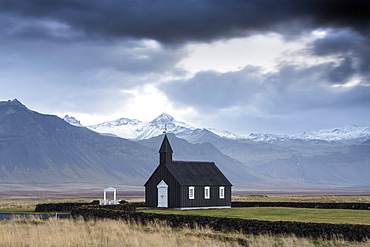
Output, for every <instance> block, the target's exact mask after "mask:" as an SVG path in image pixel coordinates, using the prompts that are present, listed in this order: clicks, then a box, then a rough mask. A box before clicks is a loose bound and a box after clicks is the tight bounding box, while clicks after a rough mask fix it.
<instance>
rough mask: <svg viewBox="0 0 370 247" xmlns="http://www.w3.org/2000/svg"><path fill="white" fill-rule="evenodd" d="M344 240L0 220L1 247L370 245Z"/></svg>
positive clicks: (115, 224) (121, 223)
mask: <svg viewBox="0 0 370 247" xmlns="http://www.w3.org/2000/svg"><path fill="white" fill-rule="evenodd" d="M369 244H370V242H364V243H356V242H345V241H341V240H333V241H325V240H311V239H304V238H296V237H295V236H266V235H265V236H249V235H242V234H240V233H235V232H234V233H221V232H214V231H212V230H210V229H207V228H203V229H200V228H198V229H189V228H181V229H174V228H171V227H169V226H168V225H166V224H164V223H153V224H151V225H148V226H142V225H140V224H136V223H127V222H124V221H115V220H98V221H87V222H85V221H74V220H61V219H55V218H51V219H49V220H40V219H38V218H33V219H27V220H26V219H12V220H6V221H0V246H4V247H5V246H7V247H8V246H9V247H18V246H29V247H34V246H35V247H36V246H37V247H43V246H45V247H46V246H57V247H59V246H63V247H64V246H80V247H85V246H86V247H87V246H130V247H136V246H137V247H139V246H140V247H141V246H161V247H162V246H180V247H182V246H214V247H217V246H225V247H226V246H251V247H262V246H263V247H273V246H276V247H277V246H283V247H291V246H300V247H311V246H312V247H313V246H325V247H334V246H335V247H353V246H361V247H365V246H369Z"/></svg>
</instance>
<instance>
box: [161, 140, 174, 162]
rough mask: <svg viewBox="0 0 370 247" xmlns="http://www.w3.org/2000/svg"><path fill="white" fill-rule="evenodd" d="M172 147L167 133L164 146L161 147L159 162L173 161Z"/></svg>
mask: <svg viewBox="0 0 370 247" xmlns="http://www.w3.org/2000/svg"><path fill="white" fill-rule="evenodd" d="M172 153H173V151H172V148H171V145H170V142H169V141H168V138H167V134H165V135H164V138H163V142H162V146H161V148H160V149H159V163H160V164H164V165H169V164H171V163H172Z"/></svg>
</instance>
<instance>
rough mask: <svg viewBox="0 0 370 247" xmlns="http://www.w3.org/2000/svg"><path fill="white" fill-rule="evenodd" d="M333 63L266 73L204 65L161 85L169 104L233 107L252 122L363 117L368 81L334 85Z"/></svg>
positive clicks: (209, 110)
mask: <svg viewBox="0 0 370 247" xmlns="http://www.w3.org/2000/svg"><path fill="white" fill-rule="evenodd" d="M336 69H338V67H336V65H334V64H333V63H330V62H327V63H321V64H317V65H315V66H308V67H302V66H300V65H291V64H283V65H281V67H280V68H279V70H278V72H274V73H269V74H262V73H260V71H259V70H258V69H256V68H253V69H251V68H245V69H244V70H241V71H235V72H228V73H226V74H220V73H215V72H212V71H208V72H200V73H198V74H197V75H195V76H194V77H193V78H191V79H189V80H181V81H173V82H172V83H169V84H166V85H163V87H162V90H163V91H164V92H165V93H166V95H167V96H168V97H169V98H170V100H171V101H172V102H173V103H174V104H178V105H179V106H190V107H192V108H193V109H196V110H197V111H198V112H199V113H200V114H201V115H202V114H203V115H207V114H214V115H217V114H218V113H220V112H221V111H223V112H224V111H228V109H230V110H231V111H232V110H233V109H235V108H237V109H239V110H238V114H239V115H244V118H245V119H249V120H250V121H251V122H253V121H255V120H256V119H259V121H260V123H264V122H265V123H268V122H269V121H270V120H273V121H278V122H279V121H280V120H281V119H285V121H286V122H285V124H288V122H289V121H288V120H286V119H290V121H291V122H290V125H291V123H292V122H296V121H295V120H294V118H301V121H302V122H304V121H306V123H300V124H301V127H302V126H304V127H305V128H308V125H309V124H308V123H310V122H311V121H317V122H320V121H321V122H320V123H321V124H323V125H324V123H325V122H326V121H330V120H334V119H341V121H342V123H341V124H347V123H348V122H346V121H348V120H349V119H357V120H359V119H361V118H362V119H366V118H368V117H365V115H366V112H367V109H369V108H370V97H369V95H370V87H369V86H366V85H364V84H360V85H354V86H348V87H347V86H346V87H341V86H337V87H335V86H334V87H333V85H332V82H331V81H330V80H332V78H331V77H332V76H333V71H335V70H336ZM345 112H346V114H344V113H345ZM361 114H362V115H363V116H361ZM304 115H305V116H306V117H304ZM355 115H356V116H355ZM329 116H330V117H329ZM341 116H342V118H341ZM326 117H329V119H328V118H326ZM311 118H312V119H311ZM279 119H280V120H279ZM319 120H320V121H319ZM357 120H356V121H357ZM368 120H370V118H368ZM337 122H339V121H337ZM306 125H307V126H306ZM255 127H256V128H257V126H255ZM296 127H297V126H296ZM257 129H258V128H257ZM301 131H302V129H301Z"/></svg>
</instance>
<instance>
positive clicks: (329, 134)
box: [247, 125, 370, 143]
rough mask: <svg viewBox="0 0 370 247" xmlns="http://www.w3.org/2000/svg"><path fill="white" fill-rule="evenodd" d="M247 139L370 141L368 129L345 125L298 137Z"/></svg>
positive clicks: (262, 135) (281, 136)
mask: <svg viewBox="0 0 370 247" xmlns="http://www.w3.org/2000/svg"><path fill="white" fill-rule="evenodd" d="M247 139H250V140H253V141H257V142H277V141H287V140H292V139H299V140H305V141H312V140H324V141H330V142H354V143H356V142H361V141H366V140H369V139H370V127H360V126H356V125H346V126H344V127H343V128H334V129H317V130H311V131H307V132H303V133H301V134H298V135H274V134H254V133H251V134H250V135H249V136H248V137H247Z"/></svg>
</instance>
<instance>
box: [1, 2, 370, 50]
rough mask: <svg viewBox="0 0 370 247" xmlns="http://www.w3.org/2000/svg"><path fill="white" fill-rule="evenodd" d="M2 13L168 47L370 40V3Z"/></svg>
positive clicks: (142, 5)
mask: <svg viewBox="0 0 370 247" xmlns="http://www.w3.org/2000/svg"><path fill="white" fill-rule="evenodd" d="M0 9H1V12H3V13H11V14H15V15H17V16H18V17H22V18H26V19H28V20H32V19H33V18H36V19H43V20H53V21H56V22H60V23H63V24H65V25H68V26H69V27H71V28H72V29H74V30H78V31H82V32H84V33H85V34H86V35H89V36H90V35H91V36H96V37H99V36H100V37H105V38H108V37H126V38H134V39H142V38H148V39H155V40H157V41H160V42H165V43H178V42H180V43H181V42H185V41H211V40H215V39H220V38H224V37H232V36H234V37H237V36H245V35H246V34H248V33H249V34H254V33H261V32H280V33H282V34H285V35H288V36H289V35H297V34H299V33H301V32H303V31H304V30H305V29H306V28H308V29H314V28H345V27H346V28H350V29H353V30H355V31H356V32H358V33H360V34H362V35H369V28H370V22H369V13H370V2H369V1H368V0H352V1H348V0H303V1H297V0H279V1H271V0H250V1H246V0H229V1H223V0H178V1H173V0H159V1H153V0H140V1H137V0H121V1H117V0H104V1H101V0H80V1H75V0H54V1H41V0H28V1H23V0H1V1H0ZM39 31H40V32H42V31H43V30H39ZM44 31H45V32H47V30H44ZM25 34H26V33H24V35H25ZM34 34H35V32H32V33H30V35H34Z"/></svg>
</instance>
